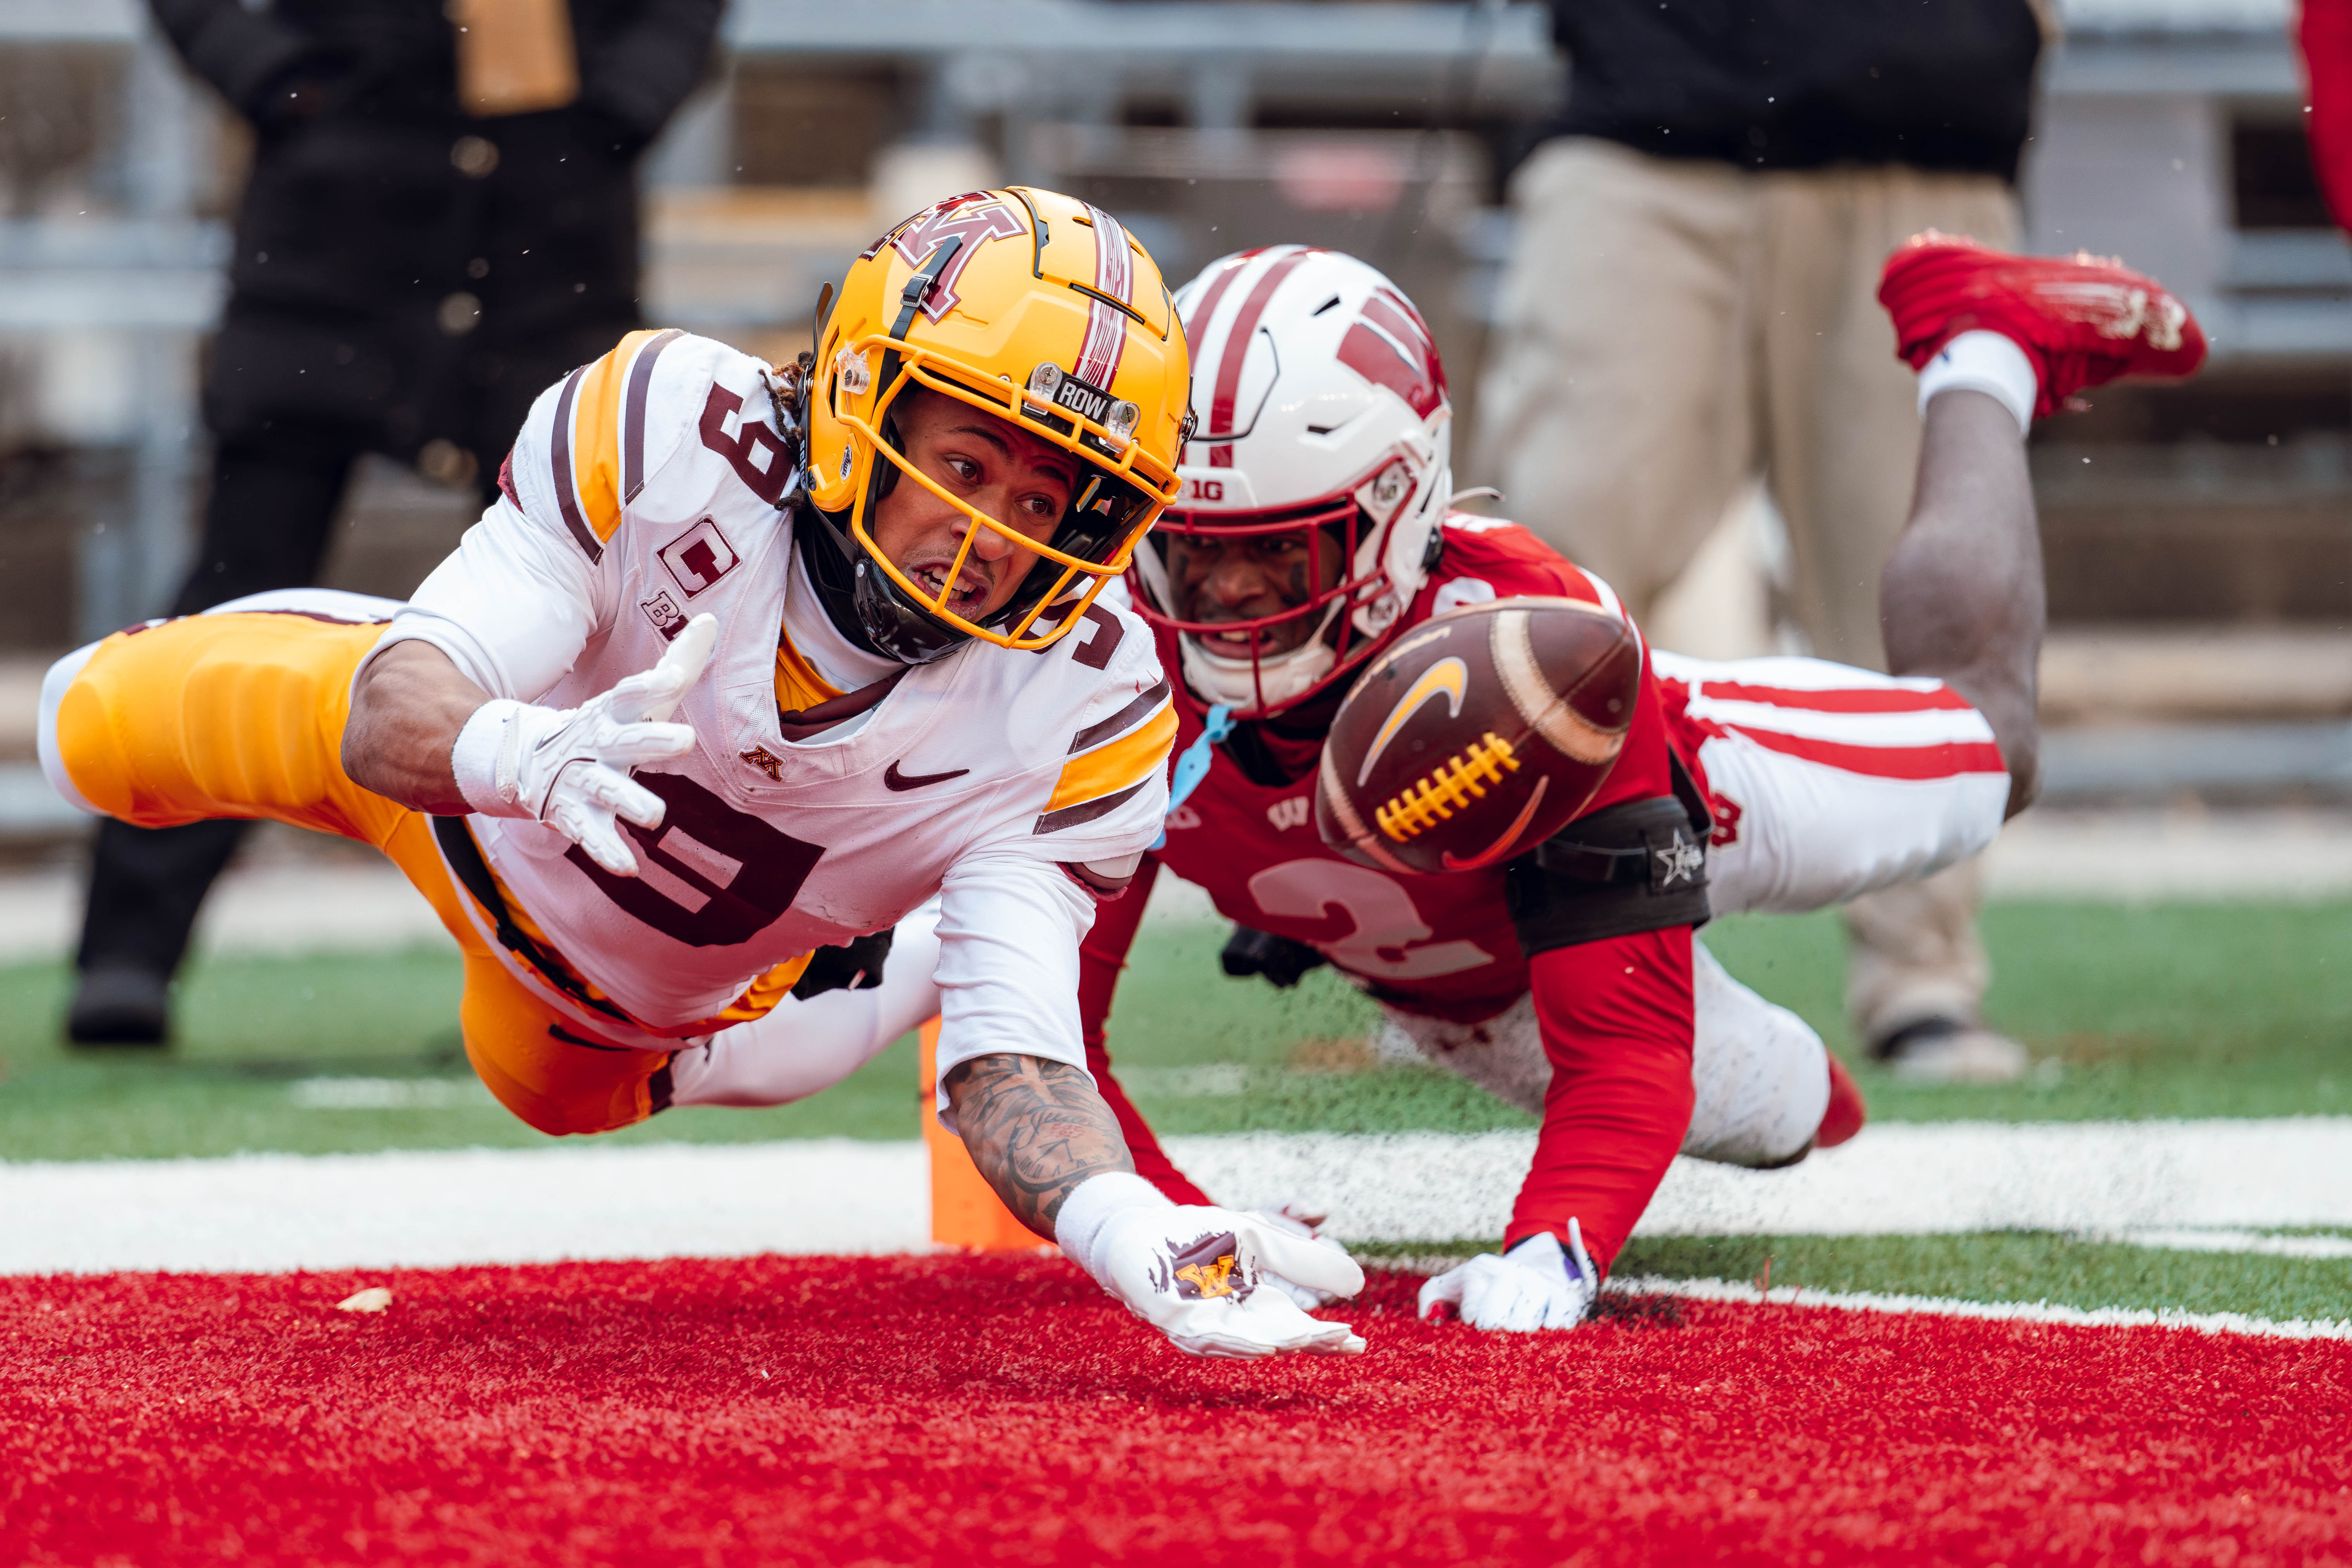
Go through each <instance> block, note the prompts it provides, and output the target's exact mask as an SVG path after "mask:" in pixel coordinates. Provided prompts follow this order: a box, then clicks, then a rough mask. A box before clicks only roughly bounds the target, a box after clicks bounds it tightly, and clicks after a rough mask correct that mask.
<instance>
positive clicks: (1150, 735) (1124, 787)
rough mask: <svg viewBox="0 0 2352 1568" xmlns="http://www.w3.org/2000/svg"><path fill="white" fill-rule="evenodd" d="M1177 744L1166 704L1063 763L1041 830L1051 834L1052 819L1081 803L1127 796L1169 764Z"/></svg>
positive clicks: (1067, 821) (1172, 709) (1170, 706)
mask: <svg viewBox="0 0 2352 1568" xmlns="http://www.w3.org/2000/svg"><path fill="white" fill-rule="evenodd" d="M1175 743H1176V709H1175V707H1174V705H1173V704H1170V703H1163V704H1162V705H1161V706H1160V711H1159V712H1158V713H1156V714H1154V715H1152V717H1151V718H1150V720H1149V721H1146V722H1144V723H1143V724H1141V725H1139V726H1138V727H1137V728H1136V729H1134V730H1131V731H1129V732H1128V733H1127V734H1125V735H1122V736H1120V737H1119V738H1118V740H1116V741H1113V742H1109V743H1108V745H1102V746H1097V747H1096V748H1095V749H1094V750H1093V751H1091V752H1086V753H1084V754H1083V755H1080V756H1076V757H1072V758H1071V759H1070V760H1069V761H1068V762H1066V763H1063V764H1062V776H1061V777H1060V778H1059V779H1058V780H1056V781H1055V784H1054V798H1053V799H1051V800H1049V801H1047V802H1046V803H1045V816H1042V817H1040V818H1038V823H1039V826H1038V829H1037V830H1038V831H1039V832H1041V833H1050V832H1052V831H1053V829H1052V828H1049V827H1046V826H1044V824H1045V821H1046V820H1047V819H1049V818H1053V817H1055V816H1060V815H1061V814H1062V813H1063V812H1064V811H1066V808H1068V807H1070V806H1074V805H1082V804H1084V803H1087V802H1090V801H1093V800H1095V799H1096V798H1097V797H1098V796H1102V795H1114V794H1118V795H1124V794H1127V793H1132V792H1133V790H1134V789H1135V788H1136V787H1137V786H1138V785H1140V784H1143V783H1144V782H1145V781H1146V780H1148V779H1149V778H1150V777H1151V775H1152V774H1153V773H1156V772H1159V771H1160V770H1161V769H1164V768H1166V767H1167V765H1168V752H1169V751H1170V750H1171V748H1172V747H1173V746H1174V745H1175ZM1085 820H1087V818H1084V817H1077V818H1066V819H1065V820H1064V821H1063V822H1061V823H1060V824H1058V826H1069V825H1070V823H1071V822H1072V821H1085Z"/></svg>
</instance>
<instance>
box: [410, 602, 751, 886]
mask: <svg viewBox="0 0 2352 1568" xmlns="http://www.w3.org/2000/svg"><path fill="white" fill-rule="evenodd" d="M718 637H719V622H718V619H717V618H716V617H715V616H709V615H700V616H695V617H694V619H692V620H690V621H688V622H687V623H686V626H684V627H683V628H682V629H681V630H680V631H679V632H678V634H677V637H673V638H672V639H671V640H670V645H669V647H668V648H667V650H665V651H664V652H663V654H662V657H661V662H659V663H658V664H656V665H655V666H654V667H653V668H651V669H647V670H643V671H640V672H639V673H637V674H635V675H632V676H629V677H627V678H625V679H622V680H620V681H617V682H615V683H614V686H613V688H612V689H610V690H608V691H605V692H603V693H601V694H599V695H597V696H594V697H592V698H590V699H589V700H587V701H585V702H583V703H582V704H581V705H580V706H579V707H577V708H564V709H555V708H541V707H538V706H535V705H534V704H531V703H529V702H517V701H514V700H511V699H507V698H500V699H498V700H493V701H489V702H485V703H483V704H482V705H481V706H480V707H479V708H478V709H476V710H474V715H473V717H472V718H470V719H468V720H467V721H466V727H465V728H464V729H463V730H461V731H458V734H457V745H456V746H455V747H454V748H452V750H451V752H450V754H449V765H450V769H451V771H452V772H453V773H456V775H457V788H458V790H459V792H460V793H461V794H463V795H465V797H466V804H467V805H470V806H472V807H473V808H474V809H475V810H476V811H478V812H480V813H482V814H483V815H485V816H524V817H530V818H531V819H533V820H534V821H538V822H543V823H545V824H546V825H547V826H550V827H552V828H553V829H555V831H556V832H558V833H561V834H562V835H563V837H566V838H569V839H570V840H572V843H574V844H577V845H578V846H580V847H581V848H583V849H584V850H586V851H587V852H588V856H589V858H591V859H593V860H594V861H595V862H596V864H597V865H599V866H602V867H603V868H604V869H605V870H607V871H610V872H611V873H612V874H613V875H614V876H615V877H634V876H635V875H636V874H637V858H636V856H635V854H633V853H631V851H630V849H629V844H628V840H627V838H626V837H625V836H624V835H623V834H622V832H621V828H620V824H619V822H618V821H616V820H615V818H624V819H626V820H627V821H630V822H633V823H635V824H636V825H637V826H639V827H643V828H646V829H648V830H650V829H652V828H656V827H659V826H661V822H662V816H663V813H664V812H665V811H666V810H667V806H666V805H664V804H663V802H662V798H661V796H659V795H656V794H654V792H653V791H651V790H649V789H647V788H646V786H645V785H643V784H638V783H636V782H635V780H633V779H631V778H630V777H629V773H628V770H629V769H631V768H633V767H635V766H636V765H637V764H639V763H658V762H667V761H668V760H669V759H671V758H673V757H682V756H684V755H685V754H686V753H687V752H690V751H692V750H693V749H694V731H693V730H692V729H691V728H690V727H688V726H687V725H684V724H673V723H671V722H669V716H670V715H671V714H672V713H675V712H676V711H677V705H678V702H679V700H681V699H682V698H684V697H685V696H686V692H687V689H688V687H690V686H692V685H693V684H694V682H695V680H696V679H697V678H698V677H699V676H700V675H701V674H702V667H703V666H704V665H705V664H707V663H709V659H710V649H711V645H712V644H713V643H715V642H716V641H717V640H718Z"/></svg>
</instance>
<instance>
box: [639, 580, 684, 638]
mask: <svg viewBox="0 0 2352 1568" xmlns="http://www.w3.org/2000/svg"><path fill="white" fill-rule="evenodd" d="M637 608H639V609H641V610H643V611H644V612H645V613H646V619H647V620H649V621H651V622H652V623H653V624H654V630H656V631H657V632H659V633H661V635H662V641H664V642H667V641H669V640H670V639H671V638H672V637H676V636H677V634H678V633H680V632H682V631H684V630H685V629H686V612H685V611H684V610H681V609H679V608H678V607H677V600H676V599H673V598H671V597H670V596H669V590H668V589H667V588H664V589H663V590H662V591H661V592H660V593H658V594H656V595H654V596H653V597H652V598H650V599H644V600H640V601H639V602H638V605H637Z"/></svg>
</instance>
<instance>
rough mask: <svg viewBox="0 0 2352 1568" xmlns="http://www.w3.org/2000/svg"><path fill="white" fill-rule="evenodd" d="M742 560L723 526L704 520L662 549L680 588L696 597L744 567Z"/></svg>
mask: <svg viewBox="0 0 2352 1568" xmlns="http://www.w3.org/2000/svg"><path fill="white" fill-rule="evenodd" d="M661 563H662V564H663V565H664V566H667V567H668V568H669V574H670V575H671V576H673V577H675V578H677V585H678V586H679V587H681V588H683V589H685V590H686V596H687V597H688V598H689V599H691V598H693V597H694V596H695V595H697V594H699V593H701V592H702V591H703V590H704V589H706V588H709V586H711V584H715V583H717V582H718V581H719V579H720V578H721V577H724V576H726V575H727V574H729V573H730V572H732V571H734V570H735V568H736V567H737V566H738V565H739V564H740V563H741V557H740V556H738V555H737V554H736V553H735V547H734V546H733V545H731V544H730V543H728V542H727V536H726V535H725V534H723V533H721V532H719V525H718V524H717V523H715V522H713V521H710V520H709V518H707V517H706V518H704V519H703V520H702V521H700V522H698V523H696V524H695V525H694V526H693V527H692V528H689V529H688V530H687V531H685V532H684V533H681V534H679V535H678V536H677V538H676V539H673V540H671V541H670V542H668V543H667V544H665V545H663V546H662V547H661Z"/></svg>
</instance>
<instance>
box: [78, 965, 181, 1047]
mask: <svg viewBox="0 0 2352 1568" xmlns="http://www.w3.org/2000/svg"><path fill="white" fill-rule="evenodd" d="M171 1035H172V996H171V983H170V981H169V979H168V978H167V977H165V976H163V975H161V974H156V973H152V972H151V971H148V970H144V969H127V968H113V969H86V970H83V971H82V974H81V984H80V985H79V987H78V988H76V990H75V992H74V999H73V1006H72V1007H71V1009H69V1010H68V1012H67V1014H66V1043H67V1044H68V1045H72V1046H131V1047H150V1048H152V1047H159V1046H162V1045H164V1044H166V1043H167V1042H168V1041H169V1040H170V1038H171Z"/></svg>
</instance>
